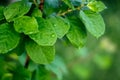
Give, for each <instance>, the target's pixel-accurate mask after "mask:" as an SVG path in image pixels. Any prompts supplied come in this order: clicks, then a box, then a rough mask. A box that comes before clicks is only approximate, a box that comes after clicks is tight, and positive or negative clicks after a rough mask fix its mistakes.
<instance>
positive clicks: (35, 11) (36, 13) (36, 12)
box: [31, 8, 42, 17]
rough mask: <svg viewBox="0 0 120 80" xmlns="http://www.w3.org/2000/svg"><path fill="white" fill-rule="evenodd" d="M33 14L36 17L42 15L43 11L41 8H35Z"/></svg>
mask: <svg viewBox="0 0 120 80" xmlns="http://www.w3.org/2000/svg"><path fill="white" fill-rule="evenodd" d="M31 15H32V16H34V17H42V12H41V11H40V9H38V8H35V9H34V10H33V12H32V14H31Z"/></svg>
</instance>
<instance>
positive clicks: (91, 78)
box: [58, 0, 120, 80]
mask: <svg viewBox="0 0 120 80" xmlns="http://www.w3.org/2000/svg"><path fill="white" fill-rule="evenodd" d="M102 1H103V2H104V3H105V4H106V6H107V9H106V10H104V11H103V12H102V15H103V17H104V21H105V24H106V31H105V34H104V35H103V36H102V37H101V38H99V39H95V38H94V37H92V36H91V35H88V40H87V44H86V46H85V47H84V48H82V49H79V50H75V49H73V48H72V47H68V48H67V49H66V50H65V51H63V52H61V50H60V52H59V53H60V54H59V55H61V54H62V56H63V57H64V58H63V59H64V60H65V62H66V64H67V67H68V68H67V69H68V71H69V74H68V75H67V76H64V80H120V51H119V50H120V36H119V35H120V0H102ZM60 47H61V46H60V44H59V48H60ZM59 48H58V49H59ZM62 48H63V49H65V48H64V47H63V46H62ZM63 49H62V50H63ZM65 52H66V53H65Z"/></svg>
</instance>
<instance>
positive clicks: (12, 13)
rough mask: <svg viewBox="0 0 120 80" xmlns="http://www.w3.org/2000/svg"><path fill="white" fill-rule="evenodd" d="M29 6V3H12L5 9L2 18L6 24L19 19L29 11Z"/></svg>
mask: <svg viewBox="0 0 120 80" xmlns="http://www.w3.org/2000/svg"><path fill="white" fill-rule="evenodd" d="M31 5H32V4H31V3H30V2H25V3H23V2H22V1H18V2H14V3H12V4H10V5H8V6H7V7H6V8H5V10H4V16H5V18H6V20H7V21H8V22H10V21H13V20H14V19H15V18H18V17H21V16H23V15H24V14H26V13H27V12H28V11H29V10H30V8H31Z"/></svg>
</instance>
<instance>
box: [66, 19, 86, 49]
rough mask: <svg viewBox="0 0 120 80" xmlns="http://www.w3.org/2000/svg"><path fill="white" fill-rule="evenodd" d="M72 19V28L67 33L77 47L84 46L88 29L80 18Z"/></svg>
mask: <svg viewBox="0 0 120 80" xmlns="http://www.w3.org/2000/svg"><path fill="white" fill-rule="evenodd" d="M69 20H70V25H71V27H70V30H69V31H68V33H67V38H68V39H69V41H70V42H71V43H72V44H73V45H74V46H76V47H83V46H84V44H85V42H86V37H87V33H86V29H85V27H84V25H83V23H82V22H81V21H80V19H78V18H74V19H73V18H72V19H69Z"/></svg>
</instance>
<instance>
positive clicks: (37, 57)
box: [26, 41, 55, 64]
mask: <svg viewBox="0 0 120 80" xmlns="http://www.w3.org/2000/svg"><path fill="white" fill-rule="evenodd" d="M33 47H34V48H33ZM26 51H27V53H28V55H29V56H30V58H31V59H32V60H33V61H35V62H36V63H39V64H46V63H50V62H51V61H53V59H54V56H55V49H54V47H53V46H40V45H37V44H36V43H35V42H33V41H29V42H28V43H26Z"/></svg>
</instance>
